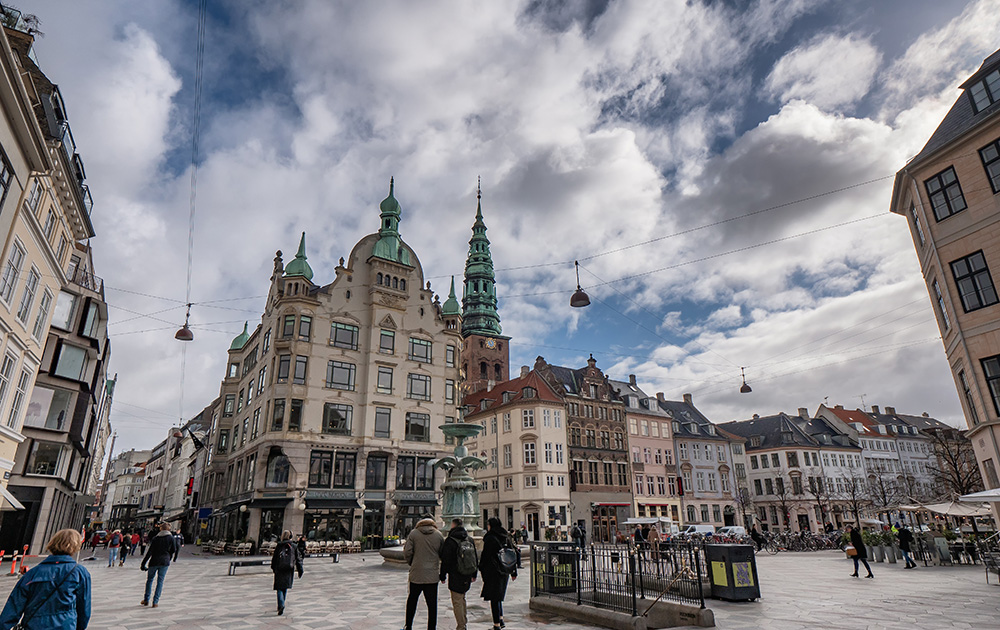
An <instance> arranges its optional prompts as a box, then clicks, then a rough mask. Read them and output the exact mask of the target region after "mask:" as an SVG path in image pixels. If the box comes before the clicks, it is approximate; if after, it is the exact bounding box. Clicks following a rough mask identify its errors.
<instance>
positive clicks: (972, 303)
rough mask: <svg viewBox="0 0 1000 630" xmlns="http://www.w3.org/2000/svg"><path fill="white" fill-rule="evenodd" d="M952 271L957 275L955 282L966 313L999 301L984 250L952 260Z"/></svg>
mask: <svg viewBox="0 0 1000 630" xmlns="http://www.w3.org/2000/svg"><path fill="white" fill-rule="evenodd" d="M951 272H952V273H953V274H954V275H955V284H957V285H958V293H959V296H960V297H961V299H962V308H964V309H965V312H966V313H968V312H970V311H974V310H976V309H980V308H983V307H985V306H990V305H991V304H996V303H997V301H998V300H997V292H996V289H994V287H993V278H991V277H990V270H989V268H988V267H987V266H986V257H985V256H983V252H982V251H978V252H975V253H974V254H969V255H968V256H966V257H965V258H959V259H958V260H956V261H954V262H952V263H951Z"/></svg>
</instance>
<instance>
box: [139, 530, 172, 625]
mask: <svg viewBox="0 0 1000 630" xmlns="http://www.w3.org/2000/svg"><path fill="white" fill-rule="evenodd" d="M177 551H178V547H177V543H176V541H175V540H174V535H173V534H171V533H170V525H169V524H167V523H160V532H159V533H158V534H157V535H156V536H153V538H152V539H151V540H150V541H149V549H147V550H146V555H144V556H143V557H142V564H141V565H140V566H139V568H140V569H142V570H143V571H146V570H148V571H149V573H147V574H146V591H145V594H144V595H143V598H142V601H141V602H139V603H140V604H142V605H143V606H148V605H149V591H150V589H151V588H152V586H153V577H154V576H155V577H156V592H155V593H153V608H156V607H157V606H158V605H159V604H160V595H161V594H163V580H165V579H166V577H167V569H168V568H170V560H171V559H173V560H175V561H176V560H177Z"/></svg>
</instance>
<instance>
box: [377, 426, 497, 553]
mask: <svg viewBox="0 0 1000 630" xmlns="http://www.w3.org/2000/svg"><path fill="white" fill-rule="evenodd" d="M441 430H442V431H443V432H444V434H445V435H446V436H447V437H450V438H454V439H455V451H454V453H455V454H454V455H449V456H447V457H442V458H440V459H438V460H435V461H434V467H435V468H440V469H442V470H445V471H447V476H446V479H445V480H444V483H442V484H441V492H442V495H443V496H442V499H441V518H442V520H443V521H444V532H442V533H446V532H447V530H448V529H450V528H451V521H452V520H453V519H456V518H459V519H462V524H463V525H464V526H465V529H467V530H469V534H470V535H477V534H479V533H480V531H481V528H480V527H479V516H480V514H479V482H478V481H476V480H475V479H474V478H473V477H472V475H471V474H470V472H471V471H473V470H477V469H479V468H483V467H485V466H486V462H485V461H483V460H482V459H480V458H478V457H476V456H474V455H469V449H468V448H467V447H466V446H465V444H463V442H464V441H465V440H467V439H469V438H473V437H476V436H477V435H479V432H480V431H482V430H483V427H482V426H481V425H478V424H467V423H464V422H458V423H449V424H444V425H441ZM379 554H381V556H382V557H383V558H384V559H385V562H386V563H390V564H402V563H403V562H404V561H403V546H402V545H400V546H398V547H385V548H382V549H381V550H379Z"/></svg>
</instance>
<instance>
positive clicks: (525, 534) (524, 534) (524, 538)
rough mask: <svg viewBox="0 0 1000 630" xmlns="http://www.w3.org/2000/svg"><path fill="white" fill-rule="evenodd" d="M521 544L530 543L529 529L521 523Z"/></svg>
mask: <svg viewBox="0 0 1000 630" xmlns="http://www.w3.org/2000/svg"><path fill="white" fill-rule="evenodd" d="M521 542H522V543H526V542H528V528H527V527H525V525H524V523H521Z"/></svg>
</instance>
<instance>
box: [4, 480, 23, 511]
mask: <svg viewBox="0 0 1000 630" xmlns="http://www.w3.org/2000/svg"><path fill="white" fill-rule="evenodd" d="M0 496H2V497H3V502H2V503H0V510H23V509H24V506H23V505H21V502H20V501H18V500H17V499H16V498H14V495H13V494H11V493H10V490H8V489H7V487H6V486H2V485H0ZM8 506H9V507H8Z"/></svg>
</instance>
